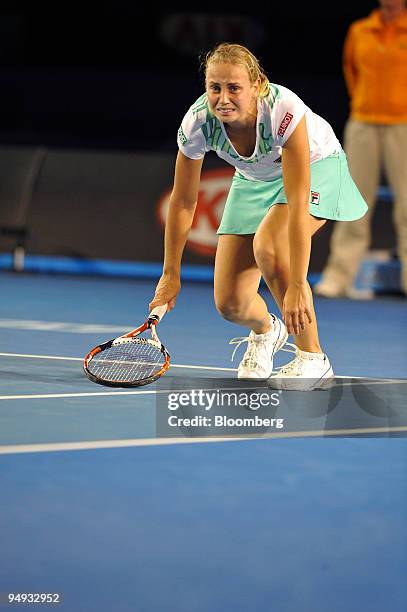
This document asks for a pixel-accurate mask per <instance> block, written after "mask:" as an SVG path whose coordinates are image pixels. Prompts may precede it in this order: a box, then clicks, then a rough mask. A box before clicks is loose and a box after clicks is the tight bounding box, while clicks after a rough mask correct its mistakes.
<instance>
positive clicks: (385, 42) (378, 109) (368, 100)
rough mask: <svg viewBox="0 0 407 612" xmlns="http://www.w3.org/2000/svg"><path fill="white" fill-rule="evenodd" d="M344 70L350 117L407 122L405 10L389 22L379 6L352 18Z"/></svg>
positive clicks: (406, 12) (382, 121)
mask: <svg viewBox="0 0 407 612" xmlns="http://www.w3.org/2000/svg"><path fill="white" fill-rule="evenodd" d="M343 69H344V75H345V80H346V85H347V87H348V91H349V95H350V98H351V114H350V116H351V118H352V119H356V120H358V121H363V122H365V123H379V124H387V125H394V124H397V123H407V10H406V11H404V12H403V13H402V14H401V15H400V16H399V17H397V19H395V20H394V21H392V22H391V23H389V24H385V23H383V21H382V18H381V12H380V9H376V10H375V11H373V12H372V13H371V14H370V15H369V17H366V18H365V19H360V20H358V21H355V22H354V23H353V24H352V25H351V26H350V28H349V31H348V34H347V36H346V40H345V45H344V53H343Z"/></svg>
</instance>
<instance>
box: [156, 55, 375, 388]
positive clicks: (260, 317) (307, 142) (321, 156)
mask: <svg viewBox="0 0 407 612" xmlns="http://www.w3.org/2000/svg"><path fill="white" fill-rule="evenodd" d="M204 67H205V85H206V91H205V93H204V94H203V95H202V96H201V97H200V98H198V100H196V102H195V103H194V104H193V105H192V106H191V107H190V109H189V110H188V111H187V113H186V115H185V117H184V119H183V121H182V123H181V127H180V128H179V130H178V147H179V152H178V156H177V161H176V167H175V177H174V187H173V190H172V194H171V198H170V205H169V213H168V217H167V222H166V229H165V256H164V265H163V274H162V276H161V278H160V280H159V282H158V285H157V288H156V292H155V296H154V299H153V300H152V302H151V303H150V308H154V307H155V306H159V305H162V304H165V303H167V302H168V303H169V309H171V308H173V307H174V305H175V300H176V297H177V294H178V292H179V290H180V267H181V257H182V253H183V249H184V246H185V243H186V240H187V237H188V233H189V230H190V228H191V225H192V220H193V216H194V211H195V207H196V203H197V196H198V189H199V182H200V174H201V168H202V163H203V159H204V157H205V154H206V153H207V152H208V151H215V153H216V154H217V155H218V156H219V157H221V158H222V159H224V160H226V161H227V162H228V163H230V164H231V165H232V166H234V167H235V169H236V171H235V174H234V177H233V180H232V184H231V188H230V191H229V194H228V198H227V201H226V205H225V209H224V213H223V217H222V220H221V223H220V226H219V229H218V232H217V233H218V234H219V241H218V247H217V252H216V259H215V304H216V307H217V310H218V311H219V313H220V314H221V315H222V316H223V317H224V318H225V319H227V320H228V321H233V322H235V323H237V324H239V325H243V326H246V327H247V328H248V329H250V330H251V331H250V334H249V336H248V337H247V338H240V339H235V340H232V342H234V343H238V344H240V343H241V342H243V341H247V342H248V347H247V350H246V352H245V354H244V357H243V359H242V361H241V363H240V364H239V367H238V377H239V378H261V379H265V378H267V379H269V383H270V386H272V387H273V388H302V387H301V386H302V385H303V387H304V388H319V387H320V386H324V384H323V383H324V381H326V379H329V378H332V377H333V375H334V374H333V369H332V366H331V364H330V361H329V359H328V357H327V355H326V354H325V353H324V352H323V350H322V348H321V345H320V342H319V337H318V328H317V321H316V317H315V311H314V307H313V300H312V293H311V289H310V286H309V284H308V282H307V272H308V266H309V259H310V252H311V238H312V236H313V235H314V234H315V233H316V232H317V231H318V230H319V229H320V228H321V227H322V226H323V225H324V224H325V223H326V220H327V219H334V220H341V221H344V220H346V221H350V220H354V219H358V218H360V217H362V216H363V215H364V214H365V212H366V210H367V206H366V204H365V202H364V200H363V199H362V197H361V195H360V193H359V191H358V190H357V188H356V186H355V184H354V182H353V180H352V178H351V176H350V174H349V171H348V167H347V162H346V156H345V153H344V152H343V150H342V147H341V145H340V143H339V141H338V139H337V138H336V136H335V134H334V132H333V130H332V128H331V126H330V125H329V124H328V123H327V122H326V121H325V120H324V119H322V118H321V117H319V116H318V115H316V114H315V113H313V112H312V111H311V110H310V109H309V108H308V107H307V106H306V105H305V104H304V102H303V101H302V100H301V99H300V98H299V97H298V96H297V95H296V94H295V93H293V92H292V91H290V90H289V89H287V88H286V87H283V86H281V85H276V84H274V83H270V82H269V80H268V79H267V77H266V75H265V73H264V71H263V69H262V68H261V66H260V64H259V61H258V60H257V58H256V57H255V56H254V55H253V53H251V52H250V51H249V50H248V49H247V48H246V47H243V46H241V45H238V44H228V43H222V44H220V45H218V46H216V47H215V48H214V49H213V50H212V51H210V52H209V53H208V54H207V55H206V58H205V66H204ZM261 276H263V278H264V280H265V282H266V284H267V286H268V288H269V290H270V292H271V293H272V295H273V297H274V299H275V301H276V303H277V304H278V307H279V308H280V311H281V313H282V319H283V321H284V322H283V321H282V320H280V319H279V318H277V317H276V316H275V315H274V314H269V313H268V309H267V306H266V303H265V301H264V300H263V298H262V297H261V296H260V295H259V293H258V288H259V283H260V277H261ZM288 334H293V335H294V339H295V344H296V356H295V359H294V360H292V361H291V362H289V363H288V364H287V365H286V366H285V367H284V368H282V369H281V370H280V371H279V372H278V374H275V375H273V376H272V378H269V377H270V376H271V375H272V373H273V357H274V355H275V353H276V352H277V351H278V350H280V349H281V348H282V347H283V346H284V344H285V342H286V340H287V337H288ZM311 381H312V382H311Z"/></svg>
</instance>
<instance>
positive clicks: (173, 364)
mask: <svg viewBox="0 0 407 612" xmlns="http://www.w3.org/2000/svg"><path fill="white" fill-rule="evenodd" d="M0 357H22V358H25V359H57V360H58V359H59V360H60V361H64V360H65V361H83V357H59V356H58V355H27V354H25V353H0ZM171 368H186V369H190V370H215V371H218V372H237V368H218V367H215V366H200V365H181V364H176V363H172V364H171Z"/></svg>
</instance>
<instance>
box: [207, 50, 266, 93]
mask: <svg viewBox="0 0 407 612" xmlns="http://www.w3.org/2000/svg"><path fill="white" fill-rule="evenodd" d="M215 62H216V63H218V64H220V63H225V64H239V65H241V66H244V67H245V68H246V70H247V72H248V75H249V79H250V83H251V84H252V85H253V83H255V82H256V81H257V79H259V81H260V87H259V94H258V95H259V97H260V98H265V97H266V96H268V94H269V92H270V84H269V80H268V78H267V76H266V74H265V72H264V70H263V68H262V67H261V66H260V63H259V60H258V59H257V57H256V56H255V55H253V53H252V52H251V51H249V49H247V48H246V47H243V45H237V44H234V43H220V44H219V45H217V46H216V47H215V48H214V49H212V50H211V51H208V53H206V55H205V56H204V58H203V61H202V67H203V70H204V74H205V76H206V72H207V70H208V66H209V64H212V63H215Z"/></svg>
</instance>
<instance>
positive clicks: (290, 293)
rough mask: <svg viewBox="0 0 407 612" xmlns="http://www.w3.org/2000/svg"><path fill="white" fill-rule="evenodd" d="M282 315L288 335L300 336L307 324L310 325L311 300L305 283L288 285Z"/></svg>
mask: <svg viewBox="0 0 407 612" xmlns="http://www.w3.org/2000/svg"><path fill="white" fill-rule="evenodd" d="M282 314H283V319H284V322H285V324H286V327H287V331H288V333H289V334H296V335H297V334H300V333H301V332H302V331H304V330H305V326H306V324H307V323H312V298H311V291H310V289H309V287H308V284H307V283H305V284H304V285H294V284H292V285H288V289H287V291H286V294H285V296H284V302H283V313H282Z"/></svg>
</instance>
